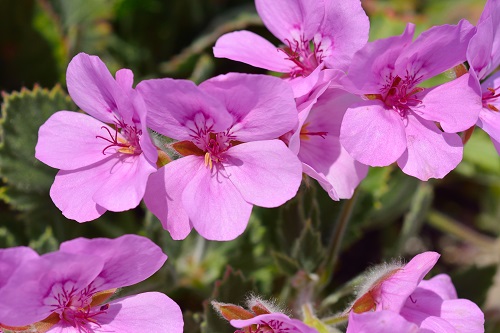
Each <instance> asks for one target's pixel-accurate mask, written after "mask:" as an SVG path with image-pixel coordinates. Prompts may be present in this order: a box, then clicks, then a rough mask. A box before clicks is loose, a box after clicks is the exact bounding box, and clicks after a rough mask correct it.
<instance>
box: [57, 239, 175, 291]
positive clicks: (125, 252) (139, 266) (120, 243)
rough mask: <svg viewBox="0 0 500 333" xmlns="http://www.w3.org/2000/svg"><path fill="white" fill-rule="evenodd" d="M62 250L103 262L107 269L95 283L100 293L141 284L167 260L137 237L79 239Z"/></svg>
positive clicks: (64, 245) (159, 250)
mask: <svg viewBox="0 0 500 333" xmlns="http://www.w3.org/2000/svg"><path fill="white" fill-rule="evenodd" d="M60 251H62V252H68V253H76V254H88V255H94V256H98V257H100V258H102V259H103V261H104V267H103V268H102V270H101V272H100V273H99V275H98V276H97V277H96V279H95V280H94V281H93V282H92V286H93V287H94V288H96V290H97V291H102V290H109V289H113V288H120V287H126V286H130V285H133V284H136V283H138V282H141V281H143V280H145V279H147V278H148V277H150V276H151V275H153V274H154V273H155V272H156V271H157V270H159V269H160V268H161V266H162V265H163V264H164V263H165V260H167V256H166V255H165V254H164V253H163V252H162V250H161V248H160V247H159V246H158V245H156V244H155V243H153V242H152V241H151V240H149V239H148V238H146V237H141V236H137V235H124V236H121V237H118V238H116V239H108V238H94V239H87V238H76V239H73V240H70V241H67V242H64V243H62V244H61V246H60Z"/></svg>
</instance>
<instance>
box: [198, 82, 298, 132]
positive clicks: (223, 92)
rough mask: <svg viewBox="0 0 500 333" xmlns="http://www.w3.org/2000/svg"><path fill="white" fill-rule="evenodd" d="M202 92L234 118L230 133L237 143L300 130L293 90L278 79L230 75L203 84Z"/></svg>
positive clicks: (201, 85) (201, 86)
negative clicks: (215, 100)
mask: <svg viewBox="0 0 500 333" xmlns="http://www.w3.org/2000/svg"><path fill="white" fill-rule="evenodd" d="M200 89H202V90H203V91H204V92H206V93H207V94H208V95H210V96H212V97H215V98H216V99H217V100H219V101H221V102H222V103H223V104H224V105H225V106H226V109H227V110H228V111H229V113H230V114H231V115H233V118H234V123H235V125H234V126H232V127H231V133H232V135H234V136H235V139H236V140H238V141H243V142H247V141H257V140H271V139H275V138H278V137H279V136H281V135H283V134H285V133H286V132H288V131H291V130H293V129H295V127H296V126H297V123H298V119H297V109H296V107H295V100H294V98H293V92H292V89H290V86H289V85H288V84H287V83H286V82H285V81H283V80H281V79H279V78H276V77H272V76H267V75H250V74H240V73H229V74H227V75H220V76H217V77H215V78H212V79H210V80H207V81H205V82H203V83H202V84H200Z"/></svg>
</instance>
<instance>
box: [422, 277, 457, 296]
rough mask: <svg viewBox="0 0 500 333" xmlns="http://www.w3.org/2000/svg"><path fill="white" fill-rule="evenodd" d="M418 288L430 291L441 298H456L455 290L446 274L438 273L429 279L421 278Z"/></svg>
mask: <svg viewBox="0 0 500 333" xmlns="http://www.w3.org/2000/svg"><path fill="white" fill-rule="evenodd" d="M418 287H419V288H422V289H426V290H429V291H432V292H433V293H435V294H436V295H438V296H439V297H440V298H441V299H443V300H448V299H455V298H457V297H458V296H457V291H456V290H455V286H454V285H453V282H451V278H450V276H449V275H447V274H439V275H436V276H434V277H433V278H431V279H429V280H422V281H421V282H420V284H419V285H418Z"/></svg>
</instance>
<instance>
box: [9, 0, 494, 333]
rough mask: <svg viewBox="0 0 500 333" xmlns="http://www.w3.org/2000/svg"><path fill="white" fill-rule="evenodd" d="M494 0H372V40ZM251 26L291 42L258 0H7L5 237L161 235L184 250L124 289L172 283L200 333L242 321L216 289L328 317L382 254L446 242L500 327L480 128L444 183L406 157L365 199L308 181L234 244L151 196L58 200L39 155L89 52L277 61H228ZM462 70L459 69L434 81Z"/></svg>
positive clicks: (126, 60)
mask: <svg viewBox="0 0 500 333" xmlns="http://www.w3.org/2000/svg"><path fill="white" fill-rule="evenodd" d="M484 2H485V1H484V0H435V1H431V0H408V1H399V0H386V1H384V0H363V1H362V3H363V6H364V8H365V10H366V11H367V13H368V14H369V16H370V20H371V25H372V27H371V37H370V39H371V40H374V39H376V38H383V37H388V36H391V35H394V34H400V33H401V31H402V30H403V28H404V26H405V24H406V22H414V23H416V24H417V30H418V31H419V32H420V31H422V30H424V29H426V28H428V27H430V26H432V25H436V24H444V23H456V22H458V21H459V20H460V18H467V19H469V20H470V21H471V22H472V23H476V21H477V18H478V17H479V15H480V14H481V11H482V7H483V5H484ZM238 29H250V30H252V31H255V32H257V33H259V34H261V35H264V36H265V37H267V38H268V39H270V40H274V41H275V42H276V44H277V40H276V39H274V37H273V36H272V35H270V34H269V32H267V30H266V29H265V27H263V25H262V22H261V21H260V19H259V17H258V16H257V14H256V12H255V8H254V5H253V1H251V0H1V1H0V31H1V33H0V90H2V91H3V93H2V113H1V118H0V176H1V180H0V199H1V200H0V246H1V247H10V246H18V245H29V246H31V247H33V248H34V249H36V250H37V251H38V252H40V253H44V252H48V251H53V250H55V249H57V248H58V246H59V243H60V242H63V241H65V240H68V239H72V238H75V237H112V238H114V237H118V236H120V235H123V234H125V233H136V234H140V235H144V236H147V237H149V238H151V239H153V240H154V241H155V242H156V243H158V244H159V245H160V246H162V247H163V249H164V250H165V252H166V253H167V254H168V255H169V257H170V258H169V260H168V261H167V264H166V265H165V266H164V267H163V268H162V269H161V270H160V272H159V273H157V274H156V275H154V276H153V277H152V278H150V279H149V280H147V281H145V282H144V283H142V284H139V285H136V286H133V287H129V288H125V289H124V290H122V291H121V294H122V295H126V294H132V293H137V292H142V291H147V290H158V291H161V292H164V293H166V294H168V295H169V296H170V297H172V298H173V299H174V300H175V301H176V302H178V303H179V305H180V306H181V307H182V309H183V311H184V314H185V321H186V328H185V331H186V332H193V333H196V332H207V333H216V332H217V333H218V332H221V333H224V332H233V331H234V330H231V328H230V327H229V326H228V325H227V323H225V322H224V321H222V320H221V319H220V318H218V317H217V316H216V315H215V314H214V313H213V310H212V309H211V308H210V306H209V303H208V301H207V300H209V299H213V298H214V297H215V298H217V299H218V300H220V301H224V302H233V303H236V304H244V301H245V299H246V297H248V295H249V293H250V292H253V293H254V294H258V295H261V296H262V297H263V298H265V299H275V300H276V302H277V303H278V304H280V305H281V306H282V307H284V308H287V309H288V310H289V313H291V314H293V315H299V313H300V306H301V305H302V304H304V303H305V302H310V303H311V304H312V306H313V308H314V309H315V311H316V314H317V316H319V317H322V318H324V317H328V316H330V315H333V314H334V313H335V312H337V311H341V310H342V309H343V306H345V304H346V302H348V301H349V300H350V293H351V292H352V291H353V283H351V281H352V280H353V279H355V278H356V277H357V276H359V274H361V273H362V272H363V271H364V270H365V269H366V268H367V267H369V265H371V264H375V263H379V262H381V261H384V260H391V258H406V259H409V258H411V257H412V256H413V255H415V254H417V253H419V252H422V251H425V250H434V251H438V252H440V253H441V254H442V257H441V259H440V261H439V263H438V265H437V266H436V268H435V269H434V270H433V271H432V274H438V273H441V272H445V273H448V274H450V275H451V276H452V278H453V280H454V282H455V284H456V287H457V290H458V294H459V296H460V297H463V298H469V299H471V300H473V301H474V302H476V303H477V304H479V305H480V306H481V307H482V308H483V310H484V311H485V312H486V316H487V331H488V332H500V323H499V321H500V273H499V274H497V267H498V265H499V263H500V242H499V241H498V236H499V235H500V204H499V203H500V159H499V157H498V155H497V153H496V151H495V150H494V148H493V146H492V144H491V143H490V142H489V139H488V138H487V136H486V135H485V134H484V133H482V132H481V131H479V130H477V131H476V132H475V133H474V135H473V137H472V139H471V141H470V142H469V143H468V144H467V146H466V148H465V153H464V160H463V162H462V163H461V164H460V165H459V167H458V168H457V169H456V170H455V171H453V172H452V173H451V174H449V175H448V176H447V177H446V178H445V179H444V180H434V181H430V182H427V183H422V182H419V181H418V180H416V179H413V178H410V177H408V176H406V175H403V174H402V173H401V172H400V171H399V169H397V168H393V167H387V168H373V169H371V171H370V173H369V176H368V177H367V179H366V180H365V181H364V182H363V183H362V184H361V186H360V189H359V190H358V192H357V198H356V199H355V200H352V201H346V202H333V201H331V200H330V199H329V198H328V197H327V195H326V194H325V193H323V192H322V190H321V189H320V188H319V187H318V186H317V185H316V183H315V182H314V181H312V180H310V179H305V181H304V183H303V185H302V187H301V189H300V191H299V195H298V196H297V197H296V198H295V199H293V200H292V201H290V202H289V203H287V204H286V205H285V206H283V207H281V208H278V209H260V208H255V209H254V213H253V215H252V218H251V221H250V223H249V227H248V228H247V231H246V232H245V233H244V234H243V235H242V236H241V237H239V238H238V239H237V240H235V241H232V242H225V243H220V242H210V241H206V240H203V239H202V238H200V237H198V235H196V233H195V232H193V233H192V234H191V235H190V236H189V237H188V238H187V239H186V240H184V241H177V242H176V241H173V240H172V239H171V238H170V237H169V235H168V233H167V232H165V231H164V230H163V229H162V228H161V225H160V223H159V221H158V220H156V218H155V217H154V216H152V215H151V214H150V213H148V212H147V211H146V210H145V209H144V208H143V207H139V208H137V209H135V210H133V211H128V212H124V213H119V214H117V213H110V212H108V213H106V214H105V215H104V216H103V217H102V218H100V219H99V220H96V221H93V222H91V223H85V224H78V223H76V222H74V221H68V220H66V219H65V218H64V217H63V216H62V215H61V213H60V212H59V210H58V209H57V208H55V207H54V205H53V204H52V202H51V200H50V197H49V194H48V191H49V188H50V185H51V184H52V181H53V177H54V175H55V173H56V170H53V169H51V168H50V167H47V166H45V165H43V164H41V163H40V162H38V161H36V159H34V157H33V156H34V146H35V144H36V140H37V131H38V127H39V126H40V125H41V124H42V123H43V122H44V121H45V120H46V119H47V118H48V117H49V116H50V115H51V114H52V113H54V112H56V111H58V110H63V109H65V110H77V108H76V106H75V105H74V104H73V103H72V102H71V100H70V99H69V98H68V97H67V95H66V93H65V71H66V67H67V64H68V62H69V61H70V60H71V58H72V57H73V56H74V55H76V54H77V53H79V52H86V53H89V54H95V55H98V56H100V57H101V59H102V60H103V61H104V62H105V63H106V64H107V66H108V68H109V69H110V71H111V72H112V73H114V72H115V71H116V70H117V69H119V68H123V67H127V68H130V69H132V70H133V72H134V73H135V80H136V82H139V81H140V80H142V79H147V78H153V77H165V76H168V77H174V78H184V79H186V78H189V79H191V80H194V81H195V82H201V81H203V80H205V79H207V78H209V77H212V76H215V75H218V74H222V73H227V72H230V71H233V72H234V71H236V72H250V73H264V71H260V70H258V69H255V68H253V67H250V66H247V65H245V64H240V63H236V62H232V61H229V60H225V59H215V58H213V56H212V53H211V47H212V46H213V44H214V42H215V40H216V39H217V38H218V37H219V36H220V35H221V34H223V33H225V32H229V31H233V30H238ZM446 80H449V77H448V76H447V75H446V74H443V75H441V76H440V77H438V78H436V79H434V81H433V82H429V83H428V84H435V83H437V82H443V81H446ZM77 153H78V151H75V154H77ZM340 327H341V328H342V325H341V326H340Z"/></svg>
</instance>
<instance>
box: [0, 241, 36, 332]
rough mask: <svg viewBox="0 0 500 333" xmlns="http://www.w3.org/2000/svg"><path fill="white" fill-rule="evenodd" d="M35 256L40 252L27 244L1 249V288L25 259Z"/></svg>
mask: <svg viewBox="0 0 500 333" xmlns="http://www.w3.org/2000/svg"><path fill="white" fill-rule="evenodd" d="M35 258H38V253H36V252H35V251H34V250H32V249H31V248H29V247H26V246H16V247H11V248H7V249H0V288H2V287H3V286H4V285H5V284H6V283H7V282H8V281H9V279H10V277H11V276H12V274H13V273H14V271H15V270H16V269H17V268H18V267H20V266H21V264H22V263H23V262H24V261H26V260H30V259H35ZM0 322H1V320H0Z"/></svg>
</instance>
